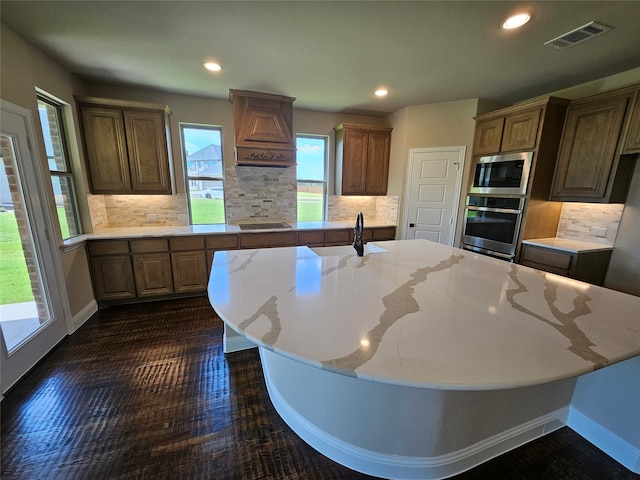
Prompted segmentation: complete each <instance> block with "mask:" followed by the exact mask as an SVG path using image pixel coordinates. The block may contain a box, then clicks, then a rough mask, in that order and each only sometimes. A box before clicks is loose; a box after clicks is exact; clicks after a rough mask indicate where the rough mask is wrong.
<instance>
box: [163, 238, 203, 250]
mask: <svg viewBox="0 0 640 480" xmlns="http://www.w3.org/2000/svg"><path fill="white" fill-rule="evenodd" d="M169 245H170V246H171V250H172V251H179V250H204V237H173V238H170V239H169Z"/></svg>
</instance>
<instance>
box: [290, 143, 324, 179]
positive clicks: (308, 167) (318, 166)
mask: <svg viewBox="0 0 640 480" xmlns="http://www.w3.org/2000/svg"><path fill="white" fill-rule="evenodd" d="M326 145H327V141H326V138H325V137H317V138H316V137H302V136H300V137H297V138H296V146H297V149H298V152H297V156H296V161H297V163H298V167H297V176H298V180H317V181H320V182H324V181H326V180H325V171H326V168H325V163H326V162H325V159H326Z"/></svg>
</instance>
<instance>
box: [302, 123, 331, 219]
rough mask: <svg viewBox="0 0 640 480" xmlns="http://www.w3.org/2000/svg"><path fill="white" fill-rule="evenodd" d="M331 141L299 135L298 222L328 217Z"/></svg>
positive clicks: (319, 137) (326, 138) (322, 137)
mask: <svg viewBox="0 0 640 480" xmlns="http://www.w3.org/2000/svg"><path fill="white" fill-rule="evenodd" d="M328 143H329V137H326V136H319V135H296V147H297V149H298V154H297V159H296V160H297V163H298V168H297V176H298V221H299V222H321V221H323V220H324V219H325V211H326V208H325V205H326V203H327V202H326V199H327V145H328Z"/></svg>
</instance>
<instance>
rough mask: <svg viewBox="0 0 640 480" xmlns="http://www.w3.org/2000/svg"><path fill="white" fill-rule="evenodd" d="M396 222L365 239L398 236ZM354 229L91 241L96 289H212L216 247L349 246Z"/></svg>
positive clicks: (109, 292)
mask: <svg viewBox="0 0 640 480" xmlns="http://www.w3.org/2000/svg"><path fill="white" fill-rule="evenodd" d="M395 232H396V229H395V227H374V228H365V231H364V241H365V242H368V241H376V240H393V239H394V238H395ZM352 242H353V229H352V228H345V229H330V230H301V231H295V230H291V231H283V232H257V233H256V232H253V233H249V232H248V233H240V234H235V233H225V234H214V235H202V236H198V235H193V236H176V237H167V238H162V237H158V238H131V239H122V240H90V241H89V242H88V251H89V256H90V258H91V270H92V277H93V286H94V293H95V295H96V300H97V301H98V302H99V304H100V305H101V306H107V305H111V304H117V303H125V302H133V301H136V300H147V299H150V298H153V297H157V298H163V297H171V296H179V295H199V294H204V293H206V291H207V286H208V282H209V273H210V271H211V263H212V262H213V256H214V254H215V252H217V251H220V250H236V249H238V248H268V247H285V246H294V245H307V246H311V247H316V246H332V245H350V244H351V243H352Z"/></svg>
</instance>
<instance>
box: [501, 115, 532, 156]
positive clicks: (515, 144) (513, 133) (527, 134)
mask: <svg viewBox="0 0 640 480" xmlns="http://www.w3.org/2000/svg"><path fill="white" fill-rule="evenodd" d="M541 113H542V110H539V109H538V110H532V111H529V112H523V113H519V114H517V115H510V116H508V117H507V118H506V119H505V121H504V135H503V137H502V146H501V147H500V150H501V151H503V152H512V151H519V152H521V151H523V150H531V149H533V148H535V147H536V143H537V142H536V140H537V139H538V125H539V124H540V114H541Z"/></svg>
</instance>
